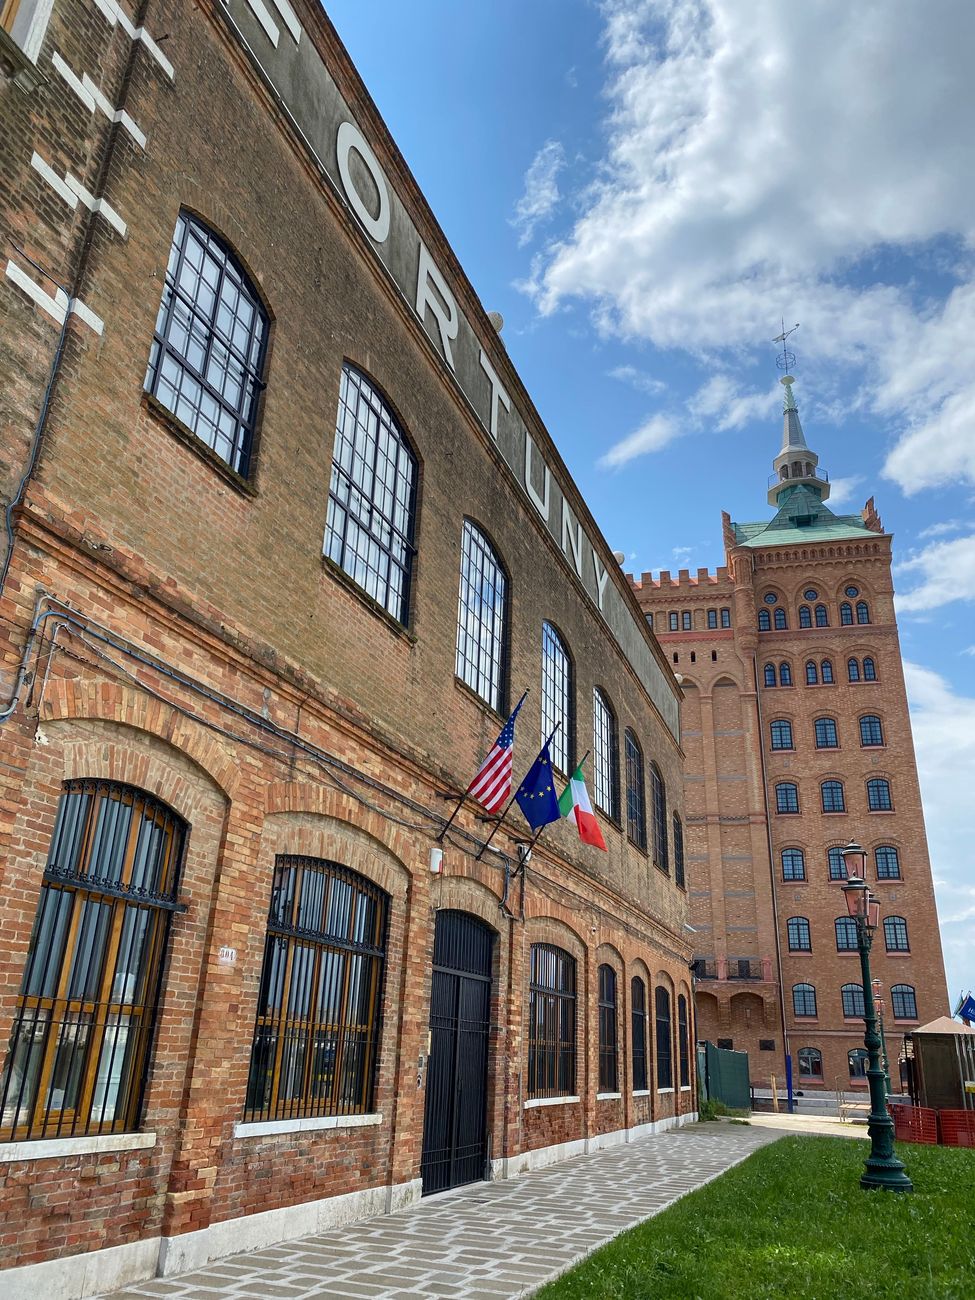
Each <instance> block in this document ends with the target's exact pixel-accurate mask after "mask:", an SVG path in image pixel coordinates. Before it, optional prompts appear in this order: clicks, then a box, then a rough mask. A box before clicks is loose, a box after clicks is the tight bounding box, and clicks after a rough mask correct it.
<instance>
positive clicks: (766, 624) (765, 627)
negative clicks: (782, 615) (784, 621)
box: [758, 609, 772, 632]
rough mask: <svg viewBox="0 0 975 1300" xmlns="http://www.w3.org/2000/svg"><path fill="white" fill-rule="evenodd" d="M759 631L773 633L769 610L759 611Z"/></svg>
mask: <svg viewBox="0 0 975 1300" xmlns="http://www.w3.org/2000/svg"><path fill="white" fill-rule="evenodd" d="M758 630H759V632H771V630H772V620H771V618H770V617H769V612H768V610H767V609H760V610H759V611H758Z"/></svg>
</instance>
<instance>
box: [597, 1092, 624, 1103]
mask: <svg viewBox="0 0 975 1300" xmlns="http://www.w3.org/2000/svg"><path fill="white" fill-rule="evenodd" d="M622 1096H623V1094H622V1093H621V1092H597V1093H596V1100H597V1101H616V1100H617V1099H618V1098H620V1097H622Z"/></svg>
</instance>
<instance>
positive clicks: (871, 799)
mask: <svg viewBox="0 0 975 1300" xmlns="http://www.w3.org/2000/svg"><path fill="white" fill-rule="evenodd" d="M867 807H868V808H869V810H870V811H871V812H890V811H891V810H892V809H893V807H894V804H893V801H892V800H891V797H890V782H889V781H885V780H884V778H883V777H874V778H873V780H871V781H868V782H867Z"/></svg>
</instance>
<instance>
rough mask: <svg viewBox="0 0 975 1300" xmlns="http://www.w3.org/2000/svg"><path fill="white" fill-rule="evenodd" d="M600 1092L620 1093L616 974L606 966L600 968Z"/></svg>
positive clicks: (610, 967)
mask: <svg viewBox="0 0 975 1300" xmlns="http://www.w3.org/2000/svg"><path fill="white" fill-rule="evenodd" d="M599 1091H600V1092H619V1054H618V1048H617V1033H616V972H615V971H614V970H613V968H612V966H607V965H606V964H603V965H602V966H600V968H599Z"/></svg>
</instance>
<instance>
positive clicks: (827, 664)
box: [819, 659, 833, 686]
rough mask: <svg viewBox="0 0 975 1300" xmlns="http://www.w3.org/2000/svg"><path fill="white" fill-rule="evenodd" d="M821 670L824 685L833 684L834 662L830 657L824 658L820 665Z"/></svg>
mask: <svg viewBox="0 0 975 1300" xmlns="http://www.w3.org/2000/svg"><path fill="white" fill-rule="evenodd" d="M819 671H820V674H821V675H822V679H823V685H824V686H832V684H833V664H832V661H831V660H829V659H824V660H823V662H822V663H821V664H820V665H819Z"/></svg>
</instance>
